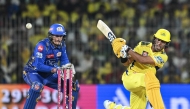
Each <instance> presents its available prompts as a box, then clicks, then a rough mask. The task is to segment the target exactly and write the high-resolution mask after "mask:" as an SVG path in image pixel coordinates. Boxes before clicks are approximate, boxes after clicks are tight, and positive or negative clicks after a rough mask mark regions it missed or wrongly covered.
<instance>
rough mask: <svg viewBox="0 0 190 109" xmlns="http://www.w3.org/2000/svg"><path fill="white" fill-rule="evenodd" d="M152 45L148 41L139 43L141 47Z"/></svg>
mask: <svg viewBox="0 0 190 109" xmlns="http://www.w3.org/2000/svg"><path fill="white" fill-rule="evenodd" d="M151 44H152V43H151V42H147V41H140V42H139V43H138V45H140V46H148V45H151Z"/></svg>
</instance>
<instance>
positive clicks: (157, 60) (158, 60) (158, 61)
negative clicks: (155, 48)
mask: <svg viewBox="0 0 190 109" xmlns="http://www.w3.org/2000/svg"><path fill="white" fill-rule="evenodd" d="M154 58H155V59H156V62H157V63H159V64H161V63H164V60H163V59H162V57H160V56H155V57H154Z"/></svg>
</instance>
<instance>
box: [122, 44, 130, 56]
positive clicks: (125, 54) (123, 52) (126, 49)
mask: <svg viewBox="0 0 190 109" xmlns="http://www.w3.org/2000/svg"><path fill="white" fill-rule="evenodd" d="M130 49H131V47H129V46H128V45H124V46H122V47H121V50H120V57H122V58H127V57H128V51H129V50H130Z"/></svg>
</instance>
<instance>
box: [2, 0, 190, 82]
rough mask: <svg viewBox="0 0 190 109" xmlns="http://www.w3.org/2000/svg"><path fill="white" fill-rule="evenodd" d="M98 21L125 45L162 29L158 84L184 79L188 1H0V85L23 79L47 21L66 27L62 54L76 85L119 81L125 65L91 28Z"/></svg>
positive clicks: (189, 56) (188, 76)
mask: <svg viewBox="0 0 190 109" xmlns="http://www.w3.org/2000/svg"><path fill="white" fill-rule="evenodd" d="M99 19H102V20H103V21H105V22H106V23H107V24H108V25H109V27H110V28H111V29H112V30H113V31H114V33H115V35H116V36H117V37H123V38H125V39H126V40H127V44H128V45H129V46H131V47H135V45H136V44H137V43H138V42H139V41H152V38H153V34H154V33H155V32H156V30H157V29H159V28H165V29H168V30H169V31H170V32H171V40H172V42H171V43H170V47H169V48H167V49H166V52H167V54H168V56H169V59H168V62H167V63H166V64H165V65H164V67H163V68H162V69H159V70H158V72H157V77H158V78H159V80H160V82H161V83H189V82H190V67H188V66H189V65H190V23H189V22H190V1H189V0H0V74H1V76H0V83H24V81H23V78H22V71H23V66H24V65H25V63H26V62H27V60H28V59H29V57H30V55H31V53H32V51H33V49H34V47H35V45H36V43H37V42H38V41H39V40H41V39H43V38H46V37H47V33H48V29H49V26H50V25H51V24H53V23H61V24H63V25H64V27H65V28H66V30H67V39H66V44H67V52H68V55H69V58H70V60H71V62H72V63H74V65H75V69H76V72H77V74H76V75H75V78H76V79H78V80H79V81H80V83H81V84H106V83H121V75H122V73H123V72H124V71H125V69H126V68H125V67H124V66H122V64H121V63H120V60H119V59H117V58H116V56H115V55H114V54H113V51H112V48H111V45H110V43H109V41H108V40H107V39H106V38H105V37H104V36H103V34H102V33H101V32H100V31H99V30H98V29H97V27H96V24H97V21H98V20H99ZM27 22H31V23H32V24H33V28H32V29H29V30H28V29H26V28H25V24H26V23H27Z"/></svg>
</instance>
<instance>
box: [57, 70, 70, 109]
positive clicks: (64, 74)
mask: <svg viewBox="0 0 190 109" xmlns="http://www.w3.org/2000/svg"><path fill="white" fill-rule="evenodd" d="M67 70H69V72H67ZM57 73H58V109H61V94H62V93H61V88H63V94H62V98H63V109H72V70H71V69H70V68H65V69H63V70H62V69H59V70H57ZM67 73H69V74H67ZM61 79H62V80H63V86H62V85H61ZM67 80H68V82H69V94H68V95H67V90H68V89H67V88H68V87H67ZM67 97H69V98H68V100H69V101H68V104H67Z"/></svg>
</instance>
